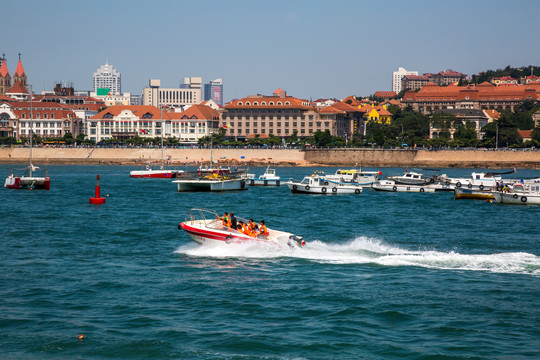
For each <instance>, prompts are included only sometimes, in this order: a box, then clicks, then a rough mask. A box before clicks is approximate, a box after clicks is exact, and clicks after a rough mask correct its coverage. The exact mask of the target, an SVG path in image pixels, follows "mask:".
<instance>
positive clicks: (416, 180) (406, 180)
mask: <svg viewBox="0 0 540 360" xmlns="http://www.w3.org/2000/svg"><path fill="white" fill-rule="evenodd" d="M386 178H387V179H390V180H393V181H395V183H396V184H402V185H428V184H432V183H434V182H435V179H434V178H433V177H431V178H425V177H424V174H421V173H417V172H414V171H406V170H405V173H404V174H403V175H396V176H387V177H386Z"/></svg>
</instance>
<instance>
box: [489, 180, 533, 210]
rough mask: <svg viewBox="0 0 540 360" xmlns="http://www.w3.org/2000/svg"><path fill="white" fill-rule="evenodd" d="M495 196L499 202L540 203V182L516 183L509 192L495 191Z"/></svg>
mask: <svg viewBox="0 0 540 360" xmlns="http://www.w3.org/2000/svg"><path fill="white" fill-rule="evenodd" d="M493 197H494V199H495V201H496V202H498V203H499V204H519V205H540V184H538V183H528V184H527V183H516V184H514V185H513V186H512V189H511V190H509V191H508V192H506V191H494V192H493Z"/></svg>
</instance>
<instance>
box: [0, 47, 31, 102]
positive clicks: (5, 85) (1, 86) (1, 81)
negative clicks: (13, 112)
mask: <svg viewBox="0 0 540 360" xmlns="http://www.w3.org/2000/svg"><path fill="white" fill-rule="evenodd" d="M0 61H1V63H2V65H0V95H4V94H5V93H6V92H7V91H9V89H11V75H9V70H8V68H7V64H6V55H5V54H4V55H3V57H2V59H0ZM25 76H26V75H25Z"/></svg>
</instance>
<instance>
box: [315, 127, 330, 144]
mask: <svg viewBox="0 0 540 360" xmlns="http://www.w3.org/2000/svg"><path fill="white" fill-rule="evenodd" d="M313 137H314V138H315V145H316V146H327V145H328V144H330V143H331V142H332V135H330V131H329V130H328V129H327V130H325V131H324V132H321V131H320V130H317V131H315V133H314V134H313Z"/></svg>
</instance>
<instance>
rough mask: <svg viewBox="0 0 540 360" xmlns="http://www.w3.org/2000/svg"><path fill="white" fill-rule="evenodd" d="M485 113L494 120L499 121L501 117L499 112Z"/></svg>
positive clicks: (487, 111) (488, 111) (486, 111)
mask: <svg viewBox="0 0 540 360" xmlns="http://www.w3.org/2000/svg"><path fill="white" fill-rule="evenodd" d="M484 112H485V113H486V114H487V115H488V116H489V117H490V118H492V119H498V118H500V117H501V114H499V112H498V111H497V110H484Z"/></svg>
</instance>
